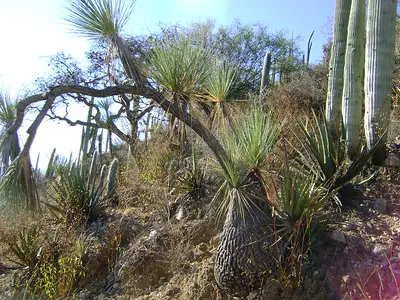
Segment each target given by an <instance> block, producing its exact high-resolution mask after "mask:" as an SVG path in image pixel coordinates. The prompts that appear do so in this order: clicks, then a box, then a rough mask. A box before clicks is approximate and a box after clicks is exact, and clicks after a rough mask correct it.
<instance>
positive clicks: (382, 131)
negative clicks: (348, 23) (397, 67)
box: [364, 0, 397, 164]
mask: <svg viewBox="0 0 400 300" xmlns="http://www.w3.org/2000/svg"><path fill="white" fill-rule="evenodd" d="M396 12H397V0H370V1H368V18H367V36H366V49H365V83H364V89H365V115H364V126H365V135H366V139H367V144H368V147H369V148H372V147H373V145H374V144H375V143H376V142H378V141H379V139H380V138H381V137H382V145H381V146H380V147H379V148H378V149H377V151H376V152H375V155H374V163H376V164H382V163H383V160H384V159H385V155H386V153H385V152H386V151H385V142H386V139H387V129H388V126H389V117H390V99H391V87H392V76H393V75H392V72H393V55H394V45H395V29H396Z"/></svg>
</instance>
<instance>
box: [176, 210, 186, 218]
mask: <svg viewBox="0 0 400 300" xmlns="http://www.w3.org/2000/svg"><path fill="white" fill-rule="evenodd" d="M184 217H185V214H184V211H183V207H182V206H180V207H179V209H178V212H177V213H176V219H177V220H178V221H180V220H182V219H183V218H184Z"/></svg>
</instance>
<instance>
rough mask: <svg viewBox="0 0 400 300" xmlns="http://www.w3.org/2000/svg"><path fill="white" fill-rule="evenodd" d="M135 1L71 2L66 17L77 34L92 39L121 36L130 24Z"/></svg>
mask: <svg viewBox="0 0 400 300" xmlns="http://www.w3.org/2000/svg"><path fill="white" fill-rule="evenodd" d="M135 2H136V1H134V0H130V1H128V3H127V2H126V1H124V0H70V1H69V3H68V4H69V5H68V7H67V10H68V13H69V15H68V16H67V17H65V18H64V19H65V21H67V22H68V23H69V24H70V25H71V31H72V32H73V33H75V34H78V35H81V36H84V37H88V38H91V39H98V38H109V39H111V38H112V37H113V36H114V35H119V34H120V33H121V31H122V28H123V27H124V26H125V25H126V23H127V22H128V20H129V18H130V16H131V14H132V12H133V9H134V6H135Z"/></svg>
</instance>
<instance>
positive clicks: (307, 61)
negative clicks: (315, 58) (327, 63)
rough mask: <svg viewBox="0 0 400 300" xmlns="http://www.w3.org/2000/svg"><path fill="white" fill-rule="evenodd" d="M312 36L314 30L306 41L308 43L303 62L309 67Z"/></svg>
mask: <svg viewBox="0 0 400 300" xmlns="http://www.w3.org/2000/svg"><path fill="white" fill-rule="evenodd" d="M313 35H314V30H313V32H312V33H311V35H310V37H309V39H308V43H307V59H306V61H305V63H306V64H307V66H308V65H310V55H311V48H312V42H311V40H312V37H313ZM303 63H304V56H303Z"/></svg>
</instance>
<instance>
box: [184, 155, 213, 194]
mask: <svg viewBox="0 0 400 300" xmlns="http://www.w3.org/2000/svg"><path fill="white" fill-rule="evenodd" d="M185 162H186V164H185V166H184V168H183V170H182V171H181V172H179V173H180V174H178V177H177V179H178V181H179V182H180V183H181V184H182V186H183V192H184V198H186V199H194V200H199V199H201V198H202V197H203V196H204V195H205V191H206V184H207V175H206V172H205V169H204V168H203V166H202V165H201V164H200V152H199V150H198V149H197V148H193V151H192V155H191V157H188V158H187V159H186V160H185Z"/></svg>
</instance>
